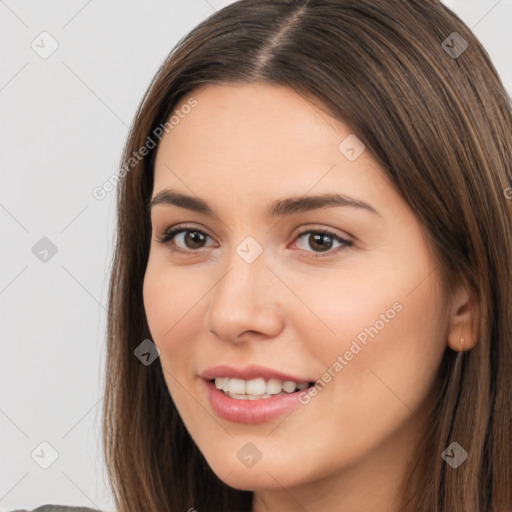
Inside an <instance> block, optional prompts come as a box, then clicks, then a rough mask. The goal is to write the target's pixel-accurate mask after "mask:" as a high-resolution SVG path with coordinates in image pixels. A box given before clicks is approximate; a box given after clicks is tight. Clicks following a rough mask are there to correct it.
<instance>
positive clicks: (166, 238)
mask: <svg viewBox="0 0 512 512" xmlns="http://www.w3.org/2000/svg"><path fill="white" fill-rule="evenodd" d="M187 231H189V232H194V233H200V234H201V235H204V236H206V237H208V238H211V237H210V236H209V235H208V234H206V233H204V232H203V231H201V230H200V229H196V228H193V227H187V226H180V227H177V228H172V229H169V230H167V231H165V233H164V234H163V236H162V237H159V238H157V242H158V243H160V244H162V245H167V244H169V242H172V241H173V239H174V238H175V236H176V235H178V234H179V233H182V232H187ZM313 233H314V234H322V235H327V236H330V237H332V238H334V239H335V240H336V241H337V242H339V243H341V244H342V245H340V246H339V247H335V248H334V249H329V250H327V251H324V252H314V251H306V252H308V253H311V252H312V254H313V255H309V256H307V257H308V258H323V257H328V256H332V255H334V254H337V253H338V252H340V251H345V250H347V249H349V248H350V247H352V246H353V245H354V243H353V242H351V241H350V240H346V239H345V238H341V237H340V236H339V235H337V234H336V233H334V232H333V231H330V230H329V229H317V230H315V229H308V230H304V231H301V232H300V233H297V236H296V239H299V238H300V237H302V236H304V235H308V234H313ZM201 249H202V248H200V249H197V250H194V249H188V250H186V249H181V248H176V247H175V246H174V247H172V248H171V250H172V251H173V252H180V253H187V254H189V253H194V252H199V251H201Z"/></svg>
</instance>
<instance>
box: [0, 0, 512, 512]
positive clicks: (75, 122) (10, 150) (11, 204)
mask: <svg viewBox="0 0 512 512" xmlns="http://www.w3.org/2000/svg"><path fill="white" fill-rule="evenodd" d="M229 3H231V2H230V1H224V2H220V1H213V0H208V1H206V0H189V1H186V2H185V1H178V0H173V1H163V0H159V1H156V0H153V1H146V2H142V1H139V2H136V1H133V0H132V1H127V0H124V1H121V0H109V1H106V0H104V1H103V2H100V1H98V0H96V1H94V0H89V1H84V0H82V1H75V0H72V1H70V0H61V1H46V2H41V0H32V1H14V0H5V1H2V0H0V34H1V36H0V37H1V39H0V52H1V63H2V65H1V68H0V101H1V107H2V111H1V112H2V117H1V145H2V148H1V153H0V162H1V163H0V165H1V170H2V182H1V189H0V222H1V228H2V237H3V240H2V250H1V257H2V260H1V263H2V266H1V270H0V301H1V308H2V317H1V338H2V352H1V368H0V369H1V382H0V383H1V393H2V394H1V408H0V428H1V430H0V432H1V440H0V443H1V444H0V450H1V451H0V453H1V458H0V510H2V511H7V510H13V509H16V508H28V509H32V508H35V507H37V506H39V505H42V504H44V503H57V504H69V505H84V506H89V507H96V508H100V509H103V510H105V511H109V510H113V500H112V496H111V494H110V490H109V487H108V484H107V483H106V476H105V471H104V463H103V457H102V451H101V445H100V426H101V406H102V389H103V375H102V372H103V364H104V357H105V345H104V332H105V319H106V314H105V313H106V310H105V308H106V305H107V289H108V271H109V264H110V259H111V256H112V239H113V235H112V233H113V222H114V213H115V212H114V196H115V193H114V192H111V193H110V194H107V197H106V198H105V199H103V200H97V199H95V198H94V197H93V195H92V190H93V189H94V188H95V187H97V186H101V185H102V184H103V183H104V182H105V181H106V180H107V179H108V178H109V177H110V176H111V175H112V174H115V173H116V172H117V169H118V164H119V157H120V153H121V149H122V145H123V143H124V140H125V137H126V135H127V132H128V126H129V124H130V123H131V120H132V117H133V114H134V112H135V108H136V106H137V104H138V102H139V100H140V99H141V96H142V94H143V92H144V91H145V89H146V87H147V86H148V84H149V82H150V80H151V78H152V77H153V75H154V73H155V72H156V70H157V68H158V66H159V65H160V63H161V62H162V60H163V59H164V58H165V56H166V55H167V54H168V53H169V51H170V50H171V48H172V47H173V46H174V45H175V43H177V41H178V40H179V39H180V38H181V37H182V36H183V35H185V34H186V33H187V32H188V31H189V30H191V29H192V28H193V27H194V26H195V25H197V23H199V22H200V21H201V20H203V19H204V18H205V17H207V16H208V15H210V14H211V13H213V12H214V10H218V9H220V8H221V7H223V6H224V5H227V4H229ZM446 3H447V5H449V6H450V7H451V8H453V9H454V10H455V11H456V12H457V13H458V14H459V15H460V16H461V17H462V19H463V20H464V21H465V22H466V23H467V24H468V25H469V26H470V27H472V28H473V29H474V31H475V33H476V35H477V36H478V37H479V38H480V40H481V41H482V42H483V44H484V46H485V47H486V48H487V50H488V52H489V54H490V55H491V57H492V59H493V61H494V63H495V65H496V66H497V68H498V70H499V71H500V73H501V75H502V77H503V80H504V82H505V84H506V87H507V90H508V92H509V94H512V58H511V57H512V32H511V30H510V28H511V27H510V23H511V21H512V0H501V1H497V0H451V1H448V0H447V1H446ZM43 31H47V32H48V33H49V34H51V37H52V38H54V39H55V40H56V41H57V43H58V48H57V50H56V51H55V52H54V53H53V54H52V55H51V56H50V57H48V58H47V59H43V58H41V57H40V56H39V54H38V53H36V51H34V50H33V49H32V47H31V45H32V42H33V41H35V42H34V45H38V46H36V48H38V51H40V52H42V51H45V50H46V51H47V50H48V49H49V48H50V47H51V46H50V44H51V40H50V39H49V38H48V36H40V34H41V33H42V32H43ZM447 35H448V34H447ZM41 39H43V40H42V41H41ZM43 237H47V238H48V239H50V240H51V241H52V243H53V244H54V245H55V246H56V247H57V253H56V254H55V255H54V256H51V253H48V255H47V256H46V259H47V261H46V262H43V261H40V259H38V257H36V255H34V254H33V252H32V248H33V246H34V245H35V244H36V243H37V242H38V241H39V240H40V239H41V238H43ZM39 250H44V248H39ZM36 252H37V251H36ZM39 256H40V257H41V258H44V256H45V254H44V252H43V253H41V254H40V255H39ZM43 441H45V442H47V443H49V444H50V445H51V446H52V447H53V448H54V449H55V450H56V452H57V453H58V458H57V459H56V460H55V462H54V463H53V464H52V465H51V466H50V467H48V469H42V468H41V467H40V466H39V465H38V464H37V463H36V462H35V461H34V459H35V460H37V461H38V462H39V463H45V462H46V463H48V462H51V453H52V452H51V449H50V448H48V447H45V446H44V445H43V446H40V443H41V442H43ZM34 450H35V453H34V459H33V458H32V457H31V454H32V453H33V452H34Z"/></svg>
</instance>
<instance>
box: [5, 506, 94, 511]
mask: <svg viewBox="0 0 512 512" xmlns="http://www.w3.org/2000/svg"><path fill="white" fill-rule="evenodd" d="M12 512H101V511H99V510H97V509H93V508H86V507H68V506H66V505H42V506H41V507H37V508H35V509H34V510H32V511H30V510H13V511H12Z"/></svg>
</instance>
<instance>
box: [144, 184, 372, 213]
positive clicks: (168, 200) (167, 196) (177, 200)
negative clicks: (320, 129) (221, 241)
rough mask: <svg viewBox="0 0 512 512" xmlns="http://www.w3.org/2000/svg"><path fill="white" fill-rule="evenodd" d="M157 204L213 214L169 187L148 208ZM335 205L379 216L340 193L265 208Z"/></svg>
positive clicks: (288, 209)
mask: <svg viewBox="0 0 512 512" xmlns="http://www.w3.org/2000/svg"><path fill="white" fill-rule="evenodd" d="M159 204H168V205H174V206H179V207H180V208H186V209H187V210H192V211H195V212H198V213H203V214H205V215H211V216H214V215H215V213H214V211H213V209H212V208H211V207H210V206H209V205H208V203H207V202H206V201H204V200H202V199H199V198H198V197H193V196H188V195H185V194H181V193H178V192H176V191H174V190H170V189H163V190H161V191H160V192H158V194H156V195H155V196H154V197H153V198H152V199H151V201H150V202H149V204H148V208H149V209H150V210H151V209H152V208H153V207H154V206H156V205H159ZM336 206H338V207H339V206H349V207H351V208H358V209H361V210H366V211H368V212H371V213H373V214H375V215H379V216H380V213H378V212H377V210H375V208H373V206H371V205H370V204H368V203H366V202H364V201H361V200H360V199H355V198H353V197H349V196H346V195H341V194H322V195H316V196H303V197H290V198H287V199H278V200H277V201H274V202H273V203H271V204H270V206H269V208H268V209H267V215H268V216H271V217H281V216H285V215H293V214H294V213H301V212H308V211H311V210H318V209H321V208H329V207H336Z"/></svg>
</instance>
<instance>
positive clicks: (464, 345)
mask: <svg viewBox="0 0 512 512" xmlns="http://www.w3.org/2000/svg"><path fill="white" fill-rule="evenodd" d="M468 290H469V288H468V287H464V288H462V289H461V290H460V292H459V293H457V294H456V296H455V297H454V300H453V302H452V305H453V308H452V316H451V318H450V328H449V333H448V346H449V347H450V348H451V349H452V350H454V351H455V352H465V351H467V350H471V349H472V348H474V347H475V345H476V343H477V341H478V335H477V332H478V331H477V325H476V322H475V319H476V318H477V303H476V300H475V297H474V294H472V293H470V292H469V291H468Z"/></svg>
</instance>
